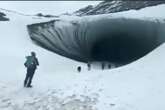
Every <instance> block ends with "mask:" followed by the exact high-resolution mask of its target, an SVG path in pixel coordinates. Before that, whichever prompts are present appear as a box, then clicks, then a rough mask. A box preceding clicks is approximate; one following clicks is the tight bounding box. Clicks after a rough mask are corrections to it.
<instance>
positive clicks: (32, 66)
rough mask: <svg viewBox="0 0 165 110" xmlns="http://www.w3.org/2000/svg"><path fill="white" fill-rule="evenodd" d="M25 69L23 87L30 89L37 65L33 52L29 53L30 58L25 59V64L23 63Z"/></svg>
mask: <svg viewBox="0 0 165 110" xmlns="http://www.w3.org/2000/svg"><path fill="white" fill-rule="evenodd" d="M24 65H25V67H26V68H27V73H26V77H25V80H24V87H32V85H31V83H32V79H33V75H34V73H35V70H36V69H37V66H38V65H39V62H38V59H37V58H36V54H35V52H31V56H27V57H26V62H25V63H24Z"/></svg>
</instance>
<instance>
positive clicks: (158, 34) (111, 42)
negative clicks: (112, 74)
mask: <svg viewBox="0 0 165 110" xmlns="http://www.w3.org/2000/svg"><path fill="white" fill-rule="evenodd" d="M88 18H89V17H84V18H81V19H73V20H64V19H63V20H62V19H61V20H60V19H58V20H53V21H49V22H43V23H36V24H32V25H28V31H29V35H30V37H31V39H32V40H33V41H34V42H35V43H36V44H38V45H40V46H42V47H44V48H46V49H48V50H51V51H53V52H55V53H57V54H60V55H62V56H65V57H68V58H71V59H74V60H78V61H82V62H87V61H109V62H114V63H120V64H122V65H123V64H128V63H130V62H132V61H135V60H137V59H139V58H141V57H143V56H144V55H146V54H147V53H149V52H151V51H152V50H153V49H155V48H156V47H158V46H159V45H160V44H162V43H163V42H164V41H165V37H164V36H165V24H164V23H163V22H160V21H159V20H158V19H153V20H147V19H135V18H134V19H133V18H123V17H100V18H97V19H88Z"/></svg>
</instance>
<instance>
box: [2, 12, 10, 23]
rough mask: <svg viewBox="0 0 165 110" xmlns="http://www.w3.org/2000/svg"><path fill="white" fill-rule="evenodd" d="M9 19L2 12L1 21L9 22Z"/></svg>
mask: <svg viewBox="0 0 165 110" xmlns="http://www.w3.org/2000/svg"><path fill="white" fill-rule="evenodd" d="M8 20H9V18H7V17H6V14H4V13H2V12H0V21H8Z"/></svg>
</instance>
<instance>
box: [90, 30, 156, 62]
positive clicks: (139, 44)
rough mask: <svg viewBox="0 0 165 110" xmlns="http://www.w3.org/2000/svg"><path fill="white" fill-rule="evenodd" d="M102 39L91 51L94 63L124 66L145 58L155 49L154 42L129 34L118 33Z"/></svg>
mask: <svg viewBox="0 0 165 110" xmlns="http://www.w3.org/2000/svg"><path fill="white" fill-rule="evenodd" d="M100 38H101V39H99V40H97V41H96V42H95V43H94V44H93V46H92V49H91V53H90V54H91V58H92V60H93V61H106V62H107V61H108V62H115V63H117V64H120V65H124V64H128V63H131V62H133V61H135V60H137V59H139V58H141V57H143V56H144V55H146V54H147V53H148V52H149V51H151V50H152V49H153V47H154V46H153V43H152V40H148V41H147V39H140V38H138V37H136V36H132V35H131V34H129V33H117V32H116V33H115V34H112V33H111V34H110V35H109V34H107V35H104V37H100ZM144 38H145V37H144Z"/></svg>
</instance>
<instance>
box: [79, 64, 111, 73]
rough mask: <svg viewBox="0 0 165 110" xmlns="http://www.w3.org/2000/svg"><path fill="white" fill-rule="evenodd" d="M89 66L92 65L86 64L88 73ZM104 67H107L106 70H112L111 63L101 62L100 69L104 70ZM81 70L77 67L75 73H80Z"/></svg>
mask: <svg viewBox="0 0 165 110" xmlns="http://www.w3.org/2000/svg"><path fill="white" fill-rule="evenodd" d="M91 65H92V64H91V62H88V63H87V68H88V71H90V70H91ZM106 67H108V69H111V68H112V64H111V63H106V62H102V63H101V69H102V70H104V69H105V68H106ZM81 69H82V68H81V66H78V67H77V71H78V72H81Z"/></svg>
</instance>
